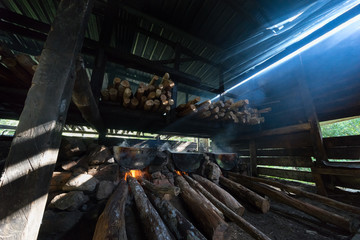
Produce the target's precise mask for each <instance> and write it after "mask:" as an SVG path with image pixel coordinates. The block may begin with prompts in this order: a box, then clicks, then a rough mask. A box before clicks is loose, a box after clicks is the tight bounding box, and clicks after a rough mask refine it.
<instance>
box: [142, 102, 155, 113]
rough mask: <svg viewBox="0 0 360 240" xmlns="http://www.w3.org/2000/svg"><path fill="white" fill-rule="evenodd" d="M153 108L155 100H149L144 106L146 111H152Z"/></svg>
mask: <svg viewBox="0 0 360 240" xmlns="http://www.w3.org/2000/svg"><path fill="white" fill-rule="evenodd" d="M153 106H154V101H153V100H147V101H146V102H145V104H144V110H145V111H150V110H151V109H152V107H153Z"/></svg>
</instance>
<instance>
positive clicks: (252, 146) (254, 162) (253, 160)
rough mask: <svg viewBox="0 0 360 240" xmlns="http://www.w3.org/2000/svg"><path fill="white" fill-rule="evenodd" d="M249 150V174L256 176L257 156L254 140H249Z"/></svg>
mask: <svg viewBox="0 0 360 240" xmlns="http://www.w3.org/2000/svg"><path fill="white" fill-rule="evenodd" d="M249 151H250V164H251V175H252V176H257V175H258V172H257V156H256V143H255V140H250V142H249Z"/></svg>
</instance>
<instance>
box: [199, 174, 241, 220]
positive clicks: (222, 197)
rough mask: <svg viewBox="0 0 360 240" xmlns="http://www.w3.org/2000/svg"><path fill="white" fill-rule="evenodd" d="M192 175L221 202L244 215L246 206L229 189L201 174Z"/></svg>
mask: <svg viewBox="0 0 360 240" xmlns="http://www.w3.org/2000/svg"><path fill="white" fill-rule="evenodd" d="M192 177H193V178H194V179H195V180H196V181H198V182H199V183H200V184H201V185H202V186H203V187H204V188H205V189H206V190H207V191H209V192H210V193H211V194H212V195H213V196H214V197H216V198H217V199H218V200H219V201H220V202H222V203H224V204H225V205H226V206H227V207H228V208H230V209H231V210H233V211H234V212H235V213H236V214H238V215H240V216H242V215H243V213H244V211H245V208H244V207H243V206H242V205H241V204H240V203H239V202H238V201H237V200H236V199H235V198H234V197H233V196H232V195H231V194H230V193H228V192H227V191H225V190H224V189H223V188H221V187H219V186H218V185H216V184H215V183H213V182H211V181H209V180H208V179H206V178H203V177H201V176H199V175H196V174H193V175H192Z"/></svg>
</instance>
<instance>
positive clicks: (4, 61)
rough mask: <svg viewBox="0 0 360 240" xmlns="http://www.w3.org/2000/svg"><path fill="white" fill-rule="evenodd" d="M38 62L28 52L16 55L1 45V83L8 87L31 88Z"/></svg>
mask: <svg viewBox="0 0 360 240" xmlns="http://www.w3.org/2000/svg"><path fill="white" fill-rule="evenodd" d="M36 66H37V63H36V62H35V61H34V60H33V59H32V58H31V57H30V56H29V55H26V54H18V55H15V54H14V53H13V52H12V51H11V50H10V49H9V48H7V47H6V46H5V45H0V83H1V85H3V86H6V87H20V88H29V87H30V85H31V80H32V77H33V75H34V73H35V70H36Z"/></svg>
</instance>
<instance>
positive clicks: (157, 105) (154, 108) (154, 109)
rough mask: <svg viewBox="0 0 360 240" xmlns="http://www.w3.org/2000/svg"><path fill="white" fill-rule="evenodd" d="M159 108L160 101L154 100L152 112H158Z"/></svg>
mask: <svg viewBox="0 0 360 240" xmlns="http://www.w3.org/2000/svg"><path fill="white" fill-rule="evenodd" d="M159 108H160V101H159V100H158V99H155V100H154V106H153V109H152V110H153V111H154V112H155V111H157V110H159Z"/></svg>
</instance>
